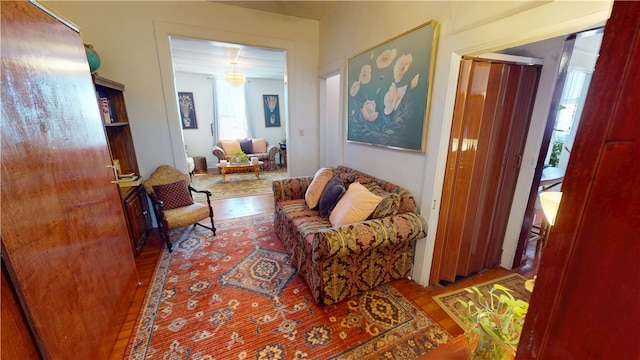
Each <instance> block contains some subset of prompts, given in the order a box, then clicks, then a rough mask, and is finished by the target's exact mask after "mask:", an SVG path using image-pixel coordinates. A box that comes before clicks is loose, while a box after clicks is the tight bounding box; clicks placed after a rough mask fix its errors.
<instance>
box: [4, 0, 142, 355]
mask: <svg viewBox="0 0 640 360" xmlns="http://www.w3.org/2000/svg"><path fill="white" fill-rule="evenodd" d="M1 21H2V34H1V43H2V54H1V59H2V63H1V73H2V75H1V76H2V105H1V106H2V120H1V121H2V126H1V132H2V134H1V136H2V137H1V139H0V140H1V149H2V154H1V156H2V164H1V168H2V173H1V175H2V190H1V192H2V198H1V199H2V214H1V223H2V228H1V233H2V255H3V260H4V262H5V264H6V266H7V271H8V274H9V277H10V279H11V283H12V285H13V287H14V288H15V291H16V294H17V297H18V299H19V301H20V305H21V307H22V309H23V311H24V313H25V315H26V318H27V321H28V324H29V327H30V329H31V331H32V333H33V337H34V338H35V341H36V343H37V345H38V348H39V350H40V354H41V355H42V356H43V357H44V358H47V359H106V358H108V357H109V354H110V351H111V348H112V347H113V344H114V342H115V340H116V338H117V335H118V332H119V329H120V326H121V325H122V323H123V321H124V318H125V316H126V312H127V310H128V306H129V304H130V302H131V300H132V297H133V292H134V290H135V287H136V281H137V275H136V269H135V263H134V260H133V255H132V253H131V246H130V244H129V237H128V233H127V227H126V223H125V218H124V214H123V210H122V205H121V204H120V195H119V191H118V187H117V185H115V184H112V183H111V180H113V172H112V171H111V169H110V168H108V167H106V166H107V165H110V157H109V153H108V150H107V145H106V139H105V135H104V130H103V129H102V121H101V120H100V115H99V112H98V106H97V102H96V97H95V89H94V87H93V84H92V81H91V76H90V74H89V67H88V65H87V59H86V56H85V52H84V46H83V43H82V39H81V37H80V34H78V32H77V31H75V30H73V29H72V28H70V27H68V26H67V25H65V24H63V23H62V22H60V21H59V20H58V19H56V18H55V17H54V16H52V15H50V14H48V13H46V12H44V11H43V10H41V9H40V8H38V7H37V6H36V5H34V4H32V3H29V2H26V1H24V2H3V3H2V13H1ZM3 295H4V294H3ZM14 335H15V334H5V333H3V334H2V336H3V338H4V337H5V336H9V337H12V336H14Z"/></svg>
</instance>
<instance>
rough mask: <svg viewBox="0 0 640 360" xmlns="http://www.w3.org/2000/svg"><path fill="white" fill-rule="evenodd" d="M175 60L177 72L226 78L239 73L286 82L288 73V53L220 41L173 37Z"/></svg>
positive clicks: (171, 40)
mask: <svg viewBox="0 0 640 360" xmlns="http://www.w3.org/2000/svg"><path fill="white" fill-rule="evenodd" d="M170 43H171V57H172V59H173V68H174V71H177V72H186V73H194V74H205V75H211V76H215V77H222V76H224V72H225V71H230V70H232V65H231V63H232V62H233V61H236V62H237V63H238V65H237V66H236V70H237V71H238V72H242V73H244V74H245V76H246V77H247V78H260V79H278V80H282V79H284V77H285V72H286V53H285V52H284V51H283V50H275V49H266V48H258V47H253V46H245V45H237V44H227V43H221V42H216V41H208V40H199V39H187V38H179V37H171V39H170Z"/></svg>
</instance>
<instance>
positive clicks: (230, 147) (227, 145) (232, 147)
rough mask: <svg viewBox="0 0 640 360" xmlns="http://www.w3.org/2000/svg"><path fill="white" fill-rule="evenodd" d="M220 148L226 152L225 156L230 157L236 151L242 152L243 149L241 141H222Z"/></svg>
mask: <svg viewBox="0 0 640 360" xmlns="http://www.w3.org/2000/svg"><path fill="white" fill-rule="evenodd" d="M219 143H220V147H221V148H222V150H224V153H225V155H227V156H229V155H231V153H233V152H234V151H240V150H242V148H241V147H240V140H238V139H234V140H220V142H219Z"/></svg>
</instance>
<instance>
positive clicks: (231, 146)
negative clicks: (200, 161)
mask: <svg viewBox="0 0 640 360" xmlns="http://www.w3.org/2000/svg"><path fill="white" fill-rule="evenodd" d="M245 144H246V146H248V147H249V149H247V147H246V146H244V145H245ZM236 150H243V152H244V153H245V154H247V156H249V157H252V156H257V157H258V160H260V161H262V162H263V164H262V166H261V167H262V170H263V171H266V170H276V169H277V168H278V165H277V164H276V154H278V153H280V147H279V146H269V142H267V141H266V140H265V139H232V140H220V141H218V143H217V144H216V145H215V146H214V147H213V150H212V152H213V155H215V156H216V157H217V158H218V162H219V161H220V160H231V153H232V152H234V151H236Z"/></svg>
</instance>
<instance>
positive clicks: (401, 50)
mask: <svg viewBox="0 0 640 360" xmlns="http://www.w3.org/2000/svg"><path fill="white" fill-rule="evenodd" d="M438 29H439V26H438V23H437V22H436V21H434V20H431V21H429V22H426V23H424V24H422V25H420V26H417V27H415V28H413V29H411V30H409V31H407V32H405V33H402V34H400V35H398V36H396V37H394V38H392V39H389V40H387V41H385V42H383V43H382V44H380V45H376V46H374V47H372V48H369V49H367V50H365V51H363V52H361V53H359V54H357V55H355V56H353V57H351V58H349V59H348V62H347V81H348V83H347V84H348V91H347V104H348V105H347V142H353V143H362V144H368V145H376V146H383V147H388V148H393V149H400V150H407V151H416V152H425V150H426V139H427V125H428V118H429V110H430V99H431V92H432V82H433V72H434V68H435V55H436V48H437V39H438Z"/></svg>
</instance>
